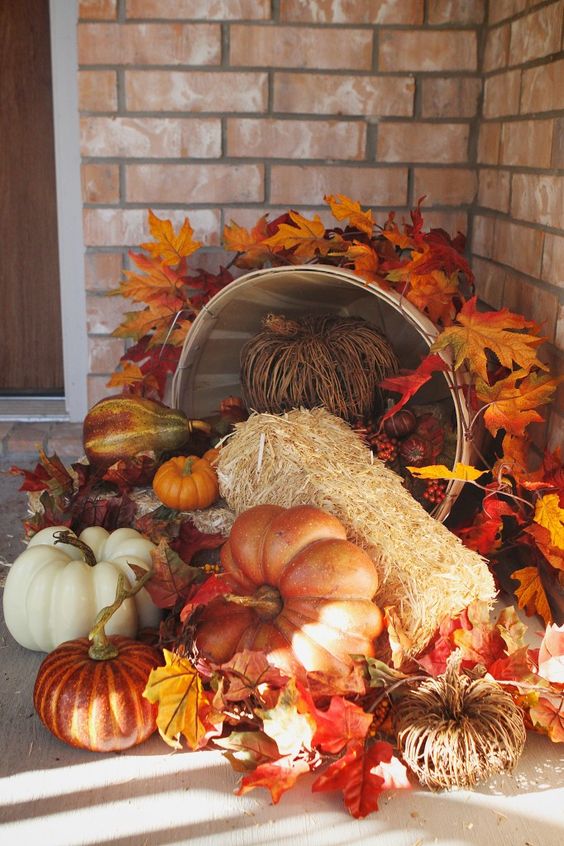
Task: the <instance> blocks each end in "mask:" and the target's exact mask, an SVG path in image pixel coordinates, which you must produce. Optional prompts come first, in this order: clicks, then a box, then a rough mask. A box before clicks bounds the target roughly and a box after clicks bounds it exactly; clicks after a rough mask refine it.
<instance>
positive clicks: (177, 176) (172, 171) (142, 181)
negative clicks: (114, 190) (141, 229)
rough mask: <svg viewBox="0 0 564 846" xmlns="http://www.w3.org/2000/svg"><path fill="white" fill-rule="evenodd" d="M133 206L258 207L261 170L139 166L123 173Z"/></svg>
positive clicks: (254, 167) (251, 167) (248, 167)
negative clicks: (174, 204)
mask: <svg viewBox="0 0 564 846" xmlns="http://www.w3.org/2000/svg"><path fill="white" fill-rule="evenodd" d="M125 180H126V191H125V195H126V199H127V201H128V202H132V203H184V202H186V200H187V199H190V200H192V202H197V203H233V202H240V203H253V202H254V203H258V202H262V201H263V200H264V168H263V166H262V165H256V164H240V165H232V164H212V165H203V164H200V165H195V164H142V165H129V166H128V167H126V170H125Z"/></svg>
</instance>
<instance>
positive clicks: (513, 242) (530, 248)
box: [493, 218, 544, 294]
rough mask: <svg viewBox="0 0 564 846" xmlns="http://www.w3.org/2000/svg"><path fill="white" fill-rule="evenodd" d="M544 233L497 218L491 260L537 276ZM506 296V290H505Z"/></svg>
mask: <svg viewBox="0 0 564 846" xmlns="http://www.w3.org/2000/svg"><path fill="white" fill-rule="evenodd" d="M543 236H544V233H543V232H540V231H539V230H538V229H530V228H529V227H527V226H519V225H518V224H516V223H512V222H511V221H509V220H502V219H501V218H498V219H497V220H496V222H495V241H494V248H493V258H494V259H496V261H499V262H501V263H502V264H507V265H509V267H513V268H515V270H519V271H521V273H526V274H527V275H528V276H539V274H540V268H541V258H542V242H543ZM506 294H507V289H506Z"/></svg>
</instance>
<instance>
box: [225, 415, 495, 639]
mask: <svg viewBox="0 0 564 846" xmlns="http://www.w3.org/2000/svg"><path fill="white" fill-rule="evenodd" d="M217 472H218V478H219V485H220V492H221V495H222V497H223V498H224V499H225V501H226V502H227V504H228V506H229V507H230V508H232V509H233V510H234V511H235V513H236V514H239V513H240V512H241V511H244V510H246V509H247V508H250V507H252V506H254V505H258V504H261V503H275V504H277V505H281V506H283V507H286V508H289V507H291V506H294V505H303V504H306V503H310V504H312V505H316V506H318V507H320V508H325V509H326V510H327V511H330V512H331V513H333V514H334V515H335V516H336V517H338V518H339V519H340V520H341V521H342V522H343V524H344V525H345V526H346V528H347V532H348V534H349V537H350V539H351V540H352V541H354V542H355V543H357V544H359V545H360V546H361V547H363V548H364V549H365V550H366V551H367V552H368V554H369V555H370V556H371V557H372V559H373V560H374V563H375V565H376V567H377V569H378V572H379V576H380V587H379V589H378V593H377V594H376V597H375V600H376V602H378V604H379V605H380V606H383V607H389V606H391V607H392V608H393V609H394V612H395V613H394V618H395V619H399V623H400V627H401V630H402V631H401V635H402V642H403V647H404V649H405V652H406V653H407V654H410V655H414V654H417V653H418V652H420V651H421V650H422V649H423V648H424V647H425V646H426V645H427V644H428V642H429V640H430V639H431V637H432V635H433V634H434V632H435V631H436V629H437V627H438V625H439V624H440V622H441V620H442V619H443V618H444V617H445V616H455V615H456V614H458V613H460V612H461V611H462V610H463V609H464V608H466V607H467V606H468V605H469V604H470V603H471V602H472V601H473V600H476V599H480V600H485V601H486V602H491V601H492V600H493V598H494V595H495V588H494V582H493V578H492V576H491V574H490V572H489V570H488V567H487V564H486V562H485V561H484V559H483V558H482V557H481V556H480V555H478V554H477V553H475V552H473V551H472V550H469V549H467V548H466V547H465V546H464V545H463V544H462V542H461V541H460V540H459V539H458V538H457V537H456V536H455V535H454V534H452V532H450V531H449V530H448V529H447V528H446V527H445V526H444V525H443V524H442V523H440V522H438V521H436V520H434V519H433V518H432V517H431V516H430V515H429V514H428V513H427V512H426V511H425V509H424V508H423V507H422V506H421V505H420V504H419V503H418V502H417V501H416V500H415V499H414V498H413V497H412V496H411V495H410V494H409V493H408V492H407V491H406V490H405V488H404V487H403V486H402V481H401V478H400V477H399V476H398V475H397V474H396V473H394V472H393V471H391V470H390V469H388V468H387V467H386V466H385V465H384V464H383V463H382V462H380V461H378V460H377V459H374V458H373V456H372V453H371V452H370V450H369V449H368V448H367V447H366V446H365V445H364V444H363V443H362V441H361V440H360V438H359V437H358V436H357V435H356V434H355V433H354V432H353V431H352V429H351V428H350V426H349V425H348V424H347V423H345V422H344V421H343V420H341V419H339V418H337V417H335V416H334V415H332V414H330V413H329V412H327V411H326V410H325V409H322V408H318V409H313V410H305V409H299V410H298V409H294V410H293V411H290V412H288V413H287V414H285V415H274V414H253V415H251V417H250V418H249V419H248V420H247V421H245V422H244V423H239V424H238V425H237V426H236V427H235V431H234V433H233V434H232V435H231V436H229V437H228V438H227V439H226V440H225V442H224V443H223V445H222V448H221V451H220V456H219V461H218V464H217Z"/></svg>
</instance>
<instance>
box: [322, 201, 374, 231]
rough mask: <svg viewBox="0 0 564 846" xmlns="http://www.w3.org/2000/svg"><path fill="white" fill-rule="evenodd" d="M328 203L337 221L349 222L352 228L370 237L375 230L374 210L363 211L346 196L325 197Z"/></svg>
mask: <svg viewBox="0 0 564 846" xmlns="http://www.w3.org/2000/svg"><path fill="white" fill-rule="evenodd" d="M323 199H324V200H325V202H326V203H328V205H329V208H330V209H331V213H332V215H333V217H334V218H335V220H348V221H349V224H350V226H352V227H355V228H356V229H359V230H360V231H361V232H364V233H365V234H366V235H368V236H369V237H370V236H371V235H372V232H373V230H374V219H373V217H372V210H371V209H368V210H367V211H363V210H362V208H361V207H360V203H357V202H356V201H355V200H351V199H350V197H347V196H345V194H336V195H335V196H333V195H332V194H327V195H325V196H324V197H323Z"/></svg>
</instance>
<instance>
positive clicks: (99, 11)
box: [78, 0, 117, 21]
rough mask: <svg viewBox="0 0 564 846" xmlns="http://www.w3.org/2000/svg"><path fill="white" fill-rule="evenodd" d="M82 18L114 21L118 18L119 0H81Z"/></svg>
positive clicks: (80, 16)
mask: <svg viewBox="0 0 564 846" xmlns="http://www.w3.org/2000/svg"><path fill="white" fill-rule="evenodd" d="M78 17H79V19H80V20H83V21H85V20H91V21H114V20H115V19H116V18H117V0H80V3H79V4H78Z"/></svg>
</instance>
